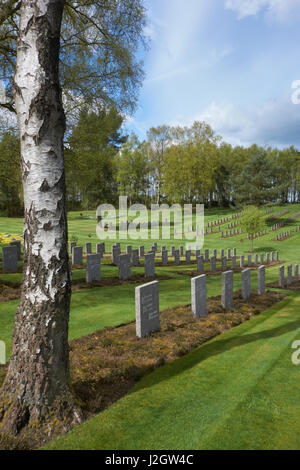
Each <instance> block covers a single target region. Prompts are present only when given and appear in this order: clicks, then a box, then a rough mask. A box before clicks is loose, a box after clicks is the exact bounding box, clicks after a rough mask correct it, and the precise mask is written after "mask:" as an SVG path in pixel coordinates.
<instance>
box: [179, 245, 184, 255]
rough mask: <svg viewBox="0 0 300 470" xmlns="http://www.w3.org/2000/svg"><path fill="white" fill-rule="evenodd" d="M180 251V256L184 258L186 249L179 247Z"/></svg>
mask: <svg viewBox="0 0 300 470" xmlns="http://www.w3.org/2000/svg"><path fill="white" fill-rule="evenodd" d="M179 251H180V256H183V254H184V248H183V246H182V245H181V246H180V247H179Z"/></svg>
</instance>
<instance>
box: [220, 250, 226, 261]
mask: <svg viewBox="0 0 300 470" xmlns="http://www.w3.org/2000/svg"><path fill="white" fill-rule="evenodd" d="M224 254H225V251H224V250H221V251H220V259H222V258H223V256H224Z"/></svg>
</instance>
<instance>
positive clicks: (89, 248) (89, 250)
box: [85, 243, 92, 255]
mask: <svg viewBox="0 0 300 470" xmlns="http://www.w3.org/2000/svg"><path fill="white" fill-rule="evenodd" d="M85 253H86V254H87V255H90V254H91V253H92V244H91V243H86V244H85Z"/></svg>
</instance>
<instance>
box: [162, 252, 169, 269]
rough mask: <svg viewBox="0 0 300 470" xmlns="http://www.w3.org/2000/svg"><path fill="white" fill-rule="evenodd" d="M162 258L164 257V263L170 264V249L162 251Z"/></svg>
mask: <svg viewBox="0 0 300 470" xmlns="http://www.w3.org/2000/svg"><path fill="white" fill-rule="evenodd" d="M161 259H162V264H163V265H164V266H166V265H167V264H168V251H167V250H163V251H162V252H161Z"/></svg>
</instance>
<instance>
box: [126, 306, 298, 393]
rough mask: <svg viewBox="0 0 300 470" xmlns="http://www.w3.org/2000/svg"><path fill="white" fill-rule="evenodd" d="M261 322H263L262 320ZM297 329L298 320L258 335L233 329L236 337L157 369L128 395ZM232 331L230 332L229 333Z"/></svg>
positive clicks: (208, 346)
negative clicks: (225, 355) (258, 342)
mask: <svg viewBox="0 0 300 470" xmlns="http://www.w3.org/2000/svg"><path fill="white" fill-rule="evenodd" d="M291 301H292V298H288V299H285V300H283V302H284V303H281V306H286V305H288V304H289V303H290V302H291ZM274 313H276V311H274V312H272V314H274ZM262 321H264V320H263V319H262ZM297 328H300V318H299V320H296V321H292V322H289V323H286V324H284V325H282V326H279V327H276V328H271V329H270V330H267V329H266V330H263V331H260V332H258V333H249V334H239V333H238V331H239V330H238V327H237V329H234V330H236V333H237V335H236V336H234V337H232V336H231V337H230V338H227V339H220V337H217V338H214V339H213V340H211V341H209V342H208V343H206V344H204V345H202V346H199V347H198V348H197V349H195V350H194V351H192V352H190V353H189V354H187V355H186V356H185V357H183V358H180V359H177V360H176V361H174V362H172V363H171V364H168V365H166V366H164V367H162V368H160V369H158V370H157V371H156V372H154V373H153V374H151V378H150V375H149V376H146V377H145V380H142V381H141V382H140V383H139V384H137V385H136V386H135V387H134V389H133V390H132V391H130V392H129V393H135V392H137V391H140V390H142V389H144V388H149V387H152V386H153V385H157V384H158V383H160V382H163V381H164V380H166V379H169V378H172V377H175V376H176V375H180V374H182V373H183V372H185V371H186V370H189V369H191V368H192V367H194V366H196V365H197V364H199V363H201V362H203V361H205V360H206V359H209V358H211V357H213V356H217V355H219V354H223V353H224V352H227V351H231V350H233V349H235V348H239V347H242V346H245V345H247V344H249V343H252V342H255V341H260V340H263V339H270V338H275V337H278V336H282V335H284V334H286V333H290V332H291V331H293V330H295V331H296V329H297ZM234 330H231V332H232V331H234Z"/></svg>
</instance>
